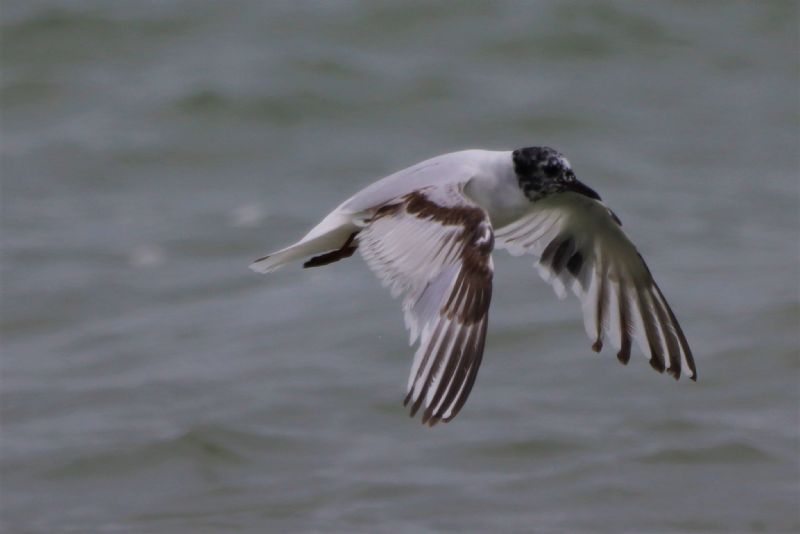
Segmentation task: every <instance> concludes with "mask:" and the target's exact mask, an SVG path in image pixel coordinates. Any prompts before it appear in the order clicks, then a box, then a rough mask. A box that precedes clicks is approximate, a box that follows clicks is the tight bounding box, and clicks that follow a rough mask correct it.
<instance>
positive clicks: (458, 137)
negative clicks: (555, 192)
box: [0, 0, 800, 533]
mask: <svg viewBox="0 0 800 534" xmlns="http://www.w3.org/2000/svg"><path fill="white" fill-rule="evenodd" d="M798 6H799V4H798V3H797V2H792V1H763V2H744V1H731V2H678V1H676V2H666V1H665V2H658V3H656V2H647V3H645V2H634V1H627V2H588V1H587V2H583V1H581V2H567V1H557V2H556V1H550V2H523V1H517V2H514V1H503V2H500V1H497V2H483V3H479V2H460V3H455V2H452V3H437V2H409V1H402V0H396V1H380V2H360V1H342V2H326V1H292V2H289V1H285V2H279V1H276V2H269V1H263V0H259V1H256V0H241V1H235V2H234V1H228V2H216V1H211V0H191V1H189V0H186V1H178V0H170V1H160V2H156V1H137V2H133V1H127V2H125V1H111V2H109V1H103V0H74V1H66V0H63V1H57V0H35V1H26V2H22V1H17V2H14V1H10V2H4V5H3V8H2V14H1V15H0V16H1V17H2V25H1V26H0V45H1V46H0V59H1V60H2V76H1V79H0V91H1V92H0V104H1V105H2V115H1V116H0V120H1V121H2V138H0V156H2V168H1V171H2V211H1V212H0V216H1V217H2V230H1V231H2V293H1V296H0V298H2V305H1V309H2V314H1V321H2V342H1V343H2V374H1V375H0V380H1V383H0V386H1V388H2V414H1V415H2V428H1V430H0V468H1V471H0V521H1V523H0V525H1V528H0V529H1V530H2V531H3V532H9V533H39V532H41V533H62V532H75V533H93V532H109V531H111V532H137V533H138V532H147V533H149V532H153V533H161V532H164V533H195V532H268V531H271V532H386V533H395V532H413V533H417V532H468V531H470V532H710V531H720V532H722V531H724V532H747V531H762V532H790V531H798V530H800V511H799V508H800V353H799V351H800V294H799V291H800V246H799V245H798V239H799V238H800V168H799V167H800V165H799V164H798V154H799V153H800V148H799V146H800V109H799V108H800V103H798V88H799V87H800V81H799V80H800V69H799V67H798V46H800V39H799V38H798V16H799V7H798ZM541 144H545V145H550V146H554V147H556V148H558V149H559V150H561V151H563V152H564V153H565V154H566V155H567V157H569V158H570V161H571V162H572V164H573V167H574V168H575V170H576V172H577V174H578V176H579V177H580V178H581V179H582V180H583V181H585V182H586V183H588V184H589V185H590V186H591V187H593V188H595V189H596V190H598V191H599V192H600V194H601V195H602V196H603V198H604V199H605V200H606V201H607V203H608V204H609V205H610V206H611V207H612V208H613V209H614V210H615V211H616V213H617V214H618V215H619V216H620V218H621V219H622V221H623V222H624V224H625V228H626V229H627V231H628V233H629V234H630V235H631V237H632V238H633V239H634V241H635V242H636V243H637V244H638V246H639V248H640V250H641V251H642V253H643V255H644V256H645V257H646V258H647V260H648V262H649V264H650V266H651V268H652V271H653V272H654V274H655V276H656V278H657V280H658V281H659V283H660V285H661V287H662V289H663V290H664V292H665V294H666V295H667V297H668V298H669V300H670V302H671V303H672V306H673V308H674V309H675V312H676V314H677V315H678V317H679V318H680V320H681V322H682V324H683V326H684V329H685V331H686V334H687V336H688V338H689V341H690V343H691V345H692V347H693V349H694V353H695V357H696V359H697V366H698V369H699V377H700V379H699V381H698V382H697V383H696V384H695V383H691V382H689V381H686V380H681V381H680V382H677V383H676V382H674V381H673V380H671V379H670V378H669V377H667V376H659V375H658V374H656V373H654V372H653V371H652V370H651V369H650V366H649V365H648V364H647V362H646V361H645V360H644V358H642V357H641V356H640V357H638V358H634V359H633V360H632V361H631V364H630V365H629V366H627V367H622V366H620V365H619V364H618V363H617V362H616V358H615V357H614V355H613V353H612V352H611V351H609V350H606V351H604V352H603V353H601V354H600V355H595V354H594V353H592V352H591V350H590V348H589V345H590V341H589V340H587V339H586V338H585V334H584V332H583V327H582V325H581V323H580V316H579V315H580V314H579V306H578V304H577V302H575V301H574V300H567V301H565V302H560V301H558V300H557V299H556V297H555V295H554V294H553V292H552V290H551V289H550V288H549V287H548V286H547V285H546V284H545V283H543V282H542V281H541V280H540V279H539V277H538V275H537V274H536V272H535V270H534V269H533V267H532V265H531V263H532V262H531V260H530V259H525V258H511V257H509V256H508V255H506V254H505V253H503V252H502V251H499V252H498V253H496V254H495V265H496V278H495V280H496V284H495V293H494V300H493V309H492V314H491V321H490V327H489V337H488V342H487V347H486V355H485V358H484V365H483V367H482V369H481V372H480V375H479V377H478V380H477V384H476V387H475V389H474V391H473V394H472V396H471V398H470V400H469V402H468V403H467V405H466V407H465V409H464V410H463V411H462V413H461V414H460V415H459V417H458V418H457V419H456V420H455V421H454V422H453V423H451V424H448V425H440V426H437V427H435V428H433V429H428V428H426V427H423V426H422V425H420V424H419V421H418V420H416V419H415V420H412V419H409V418H408V416H407V415H406V411H405V410H404V409H403V408H402V406H401V401H402V398H403V393H404V392H403V389H404V387H405V383H406V377H407V372H408V369H409V366H410V357H411V353H412V351H411V349H409V347H408V346H407V338H406V334H405V332H404V331H403V328H402V314H401V311H400V309H399V305H398V303H397V302H395V301H392V299H391V298H390V297H389V295H388V293H387V292H385V291H384V290H383V289H382V288H381V287H380V284H379V283H378V282H377V281H376V280H375V279H374V278H373V276H372V275H371V273H370V272H369V270H368V269H367V268H366V266H365V265H364V263H363V261H362V260H361V259H360V258H358V257H354V258H353V259H352V260H350V261H347V262H340V263H337V264H335V265H331V266H330V267H327V268H324V269H316V270H309V271H304V270H302V269H298V268H293V269H287V270H284V271H280V272H278V273H275V274H272V275H270V276H266V277H265V276H259V275H256V274H254V273H252V272H250V271H249V270H248V269H247V265H248V263H249V262H250V261H251V260H252V259H253V258H256V257H258V256H260V255H262V254H264V253H266V252H268V251H270V250H272V249H275V248H278V247H280V246H283V245H286V244H288V243H290V242H292V241H294V240H295V239H296V238H298V237H299V236H301V235H302V234H303V233H304V232H305V231H306V230H307V229H308V228H310V227H311V226H312V225H313V224H315V223H316V222H317V220H318V219H319V218H320V217H321V216H322V215H324V214H325V213H326V212H327V211H328V210H329V209H331V208H333V207H334V206H336V205H337V204H338V203H339V202H340V201H341V200H343V199H344V198H346V197H347V196H349V195H350V194H351V193H352V192H354V191H356V190H358V189H359V188H361V187H362V186H364V185H366V184H368V183H370V182H371V181H373V180H375V179H377V178H379V177H381V176H383V175H385V174H388V173H389V172H392V171H395V170H397V169H399V168H402V167H405V166H407V165H410V164H412V163H415V162H417V161H420V160H422V159H425V158H427V157H430V156H433V155H436V154H440V153H443V152H447V151H451V150H458V149H463V148H472V147H482V148H493V149H510V148H514V147H519V146H525V145H541Z"/></svg>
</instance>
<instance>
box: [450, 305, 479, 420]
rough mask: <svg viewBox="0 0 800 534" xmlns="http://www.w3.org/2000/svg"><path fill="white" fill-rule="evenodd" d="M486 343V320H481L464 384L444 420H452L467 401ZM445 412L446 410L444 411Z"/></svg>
mask: <svg viewBox="0 0 800 534" xmlns="http://www.w3.org/2000/svg"><path fill="white" fill-rule="evenodd" d="M485 343H486V321H483V322H482V323H481V326H480V333H479V334H478V336H477V346H476V347H474V349H473V356H472V358H471V359H472V360H473V361H472V364H471V365H470V366H469V368H468V369H467V371H466V372H467V378H466V381H465V382H464V385H463V387H462V389H461V391H459V392H458V394H457V397H456V400H455V404H453V407H452V408H451V409H450V410H451V413H450V415H448V416H446V417H444V418H443V420H444V421H445V422H447V421H450V420H452V419H453V418H454V417H455V416H456V415H458V412H460V411H461V408H463V407H464V403H465V402H467V397H469V393H470V391H472V386H473V385H474V384H475V378H477V376H478V368H480V366H481V360H482V359H483V348H484V345H485ZM445 413H446V412H445Z"/></svg>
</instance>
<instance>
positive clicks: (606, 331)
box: [495, 192, 697, 380]
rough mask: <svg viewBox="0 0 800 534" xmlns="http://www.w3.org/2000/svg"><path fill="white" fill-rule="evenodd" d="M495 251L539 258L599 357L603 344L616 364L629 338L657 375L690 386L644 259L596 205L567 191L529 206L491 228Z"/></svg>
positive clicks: (691, 368) (685, 355) (670, 318)
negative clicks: (576, 305)
mask: <svg viewBox="0 0 800 534" xmlns="http://www.w3.org/2000/svg"><path fill="white" fill-rule="evenodd" d="M495 235H496V237H497V246H498V248H505V249H507V250H508V251H509V252H510V253H511V254H513V255H515V256H518V255H522V254H533V255H535V256H537V257H538V258H539V263H538V268H539V272H540V274H541V275H542V277H543V278H544V279H545V280H547V281H548V282H550V283H551V284H552V285H553V288H554V289H555V291H556V293H557V294H558V296H559V297H560V298H562V299H563V298H564V297H565V296H566V290H567V289H568V288H569V289H571V290H572V291H573V293H575V295H577V296H578V298H579V299H580V300H581V304H582V308H583V320H584V326H585V327H586V333H587V335H588V336H589V338H590V339H593V340H594V343H593V345H592V348H593V349H594V350H595V351H596V352H599V351H600V349H601V348H602V346H603V340H604V339H608V340H609V341H610V342H611V344H612V345H613V346H614V347H615V348H616V349H617V350H618V353H617V358H618V359H619V361H620V362H622V363H623V364H627V363H628V360H629V359H630V352H631V344H632V343H631V340H632V339H633V340H635V342H636V344H637V345H638V346H639V348H640V349H641V350H642V352H643V353H644V354H645V355H646V356H647V357H648V358H649V360H650V365H651V366H652V367H653V368H654V369H655V370H656V371H658V372H660V373H661V372H664V370H665V369H666V371H667V373H669V374H670V375H672V376H673V377H674V378H675V379H676V380H677V379H678V378H679V377H680V375H681V373H685V374H687V375H688V376H689V377H690V378H691V379H692V380H697V371H696V369H695V365H694V358H693V357H692V351H691V350H690V349H689V344H688V343H687V342H686V337H685V336H684V335H683V331H682V330H681V327H680V325H679V324H678V320H677V319H676V318H675V315H674V314H673V313H672V310H671V309H670V307H669V304H667V300H666V299H665V298H664V295H663V294H662V293H661V290H660V289H659V287H658V285H657V284H656V282H655V280H653V276H652V275H651V273H650V270H649V269H648V268H647V265H646V264H645V262H644V259H643V258H642V257H641V255H640V254H639V252H638V251H637V250H636V247H635V246H634V245H633V243H631V241H630V240H629V239H628V237H627V236H626V235H625V233H624V232H623V231H622V228H621V223H620V222H619V219H617V217H616V216H615V215H614V214H613V213H612V212H611V211H610V210H609V209H608V208H607V207H606V206H605V205H603V204H602V203H600V202H598V201H596V200H593V199H591V198H588V197H586V196H583V195H579V194H577V193H573V192H563V193H557V194H553V195H551V196H549V197H546V198H544V199H542V200H539V201H537V202H536V203H534V205H533V208H532V211H531V212H529V213H528V214H527V215H526V216H525V217H523V218H521V219H519V220H518V221H515V222H514V223H511V224H509V225H507V226H505V227H503V228H499V229H497V230H496V232H495Z"/></svg>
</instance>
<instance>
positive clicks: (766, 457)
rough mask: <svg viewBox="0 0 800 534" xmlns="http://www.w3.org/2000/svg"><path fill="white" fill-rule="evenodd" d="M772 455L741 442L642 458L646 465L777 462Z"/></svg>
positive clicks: (679, 450) (662, 453)
mask: <svg viewBox="0 0 800 534" xmlns="http://www.w3.org/2000/svg"><path fill="white" fill-rule="evenodd" d="M775 460H776V458H774V457H773V456H772V455H771V454H768V453H766V452H764V451H763V450H761V449H759V448H757V447H754V446H752V445H749V444H747V443H741V442H729V443H720V444H718V445H712V446H710V447H698V448H692V449H690V448H675V449H669V450H662V451H658V452H654V453H652V454H649V455H647V456H645V457H644V458H642V461H644V462H645V463H655V464H663V463H677V464H729V463H742V462H746V463H750V462H772V461H775Z"/></svg>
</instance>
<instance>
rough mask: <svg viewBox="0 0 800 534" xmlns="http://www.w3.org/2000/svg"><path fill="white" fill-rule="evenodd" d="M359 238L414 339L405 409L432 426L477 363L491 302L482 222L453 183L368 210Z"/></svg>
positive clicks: (461, 397)
mask: <svg viewBox="0 0 800 534" xmlns="http://www.w3.org/2000/svg"><path fill="white" fill-rule="evenodd" d="M363 224H364V228H363V229H362V230H361V232H360V233H359V234H358V245H359V246H358V250H360V251H361V254H362V256H363V257H364V259H365V260H366V262H367V265H369V267H370V268H371V269H372V271H373V272H374V273H375V274H376V275H377V276H378V278H380V279H381V280H382V281H383V284H384V285H386V286H389V287H390V288H391V291H392V295H393V296H398V295H401V294H402V295H403V311H404V314H405V323H406V328H407V329H408V330H410V337H411V344H412V345H413V344H414V342H415V341H416V340H417V339H419V341H420V344H419V347H418V348H417V351H416V353H415V354H414V362H413V364H412V366H411V374H410V375H409V378H408V386H407V395H406V398H405V402H404V404H405V405H408V404H409V403H411V415H412V416H413V415H415V414H416V413H417V411H418V410H419V409H420V407H421V406H422V405H423V404H424V406H425V410H424V412H423V416H422V422H423V423H428V424H429V425H431V426H433V425H434V424H436V423H437V422H438V421H440V420H442V421H449V420H451V419H452V418H453V417H455V416H456V414H458V412H459V410H460V409H461V407H462V406H463V405H464V402H465V401H466V400H467V397H468V396H469V393H470V390H471V389H472V385H473V384H474V382H475V377H476V375H477V373H478V367H479V366H480V363H481V358H482V356H483V346H484V341H485V338H486V323H487V320H488V312H489V303H490V301H491V297H492V273H493V265H492V258H491V252H492V247H493V245H494V236H493V234H492V227H491V225H490V223H489V219H488V216H487V215H486V212H484V211H483V210H482V209H481V208H479V207H478V206H476V205H475V204H473V203H472V202H471V201H469V200H468V199H467V198H466V197H464V195H463V194H462V191H461V186H459V185H456V184H451V185H445V186H438V187H428V188H423V189H419V190H417V191H415V192H412V193H410V194H406V195H404V196H401V197H399V198H396V199H394V200H392V201H390V202H388V203H387V204H384V205H383V206H381V207H380V208H378V209H376V210H374V211H373V212H372V213H371V214H370V216H369V218H368V219H366V220H365V221H364V223H363Z"/></svg>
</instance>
